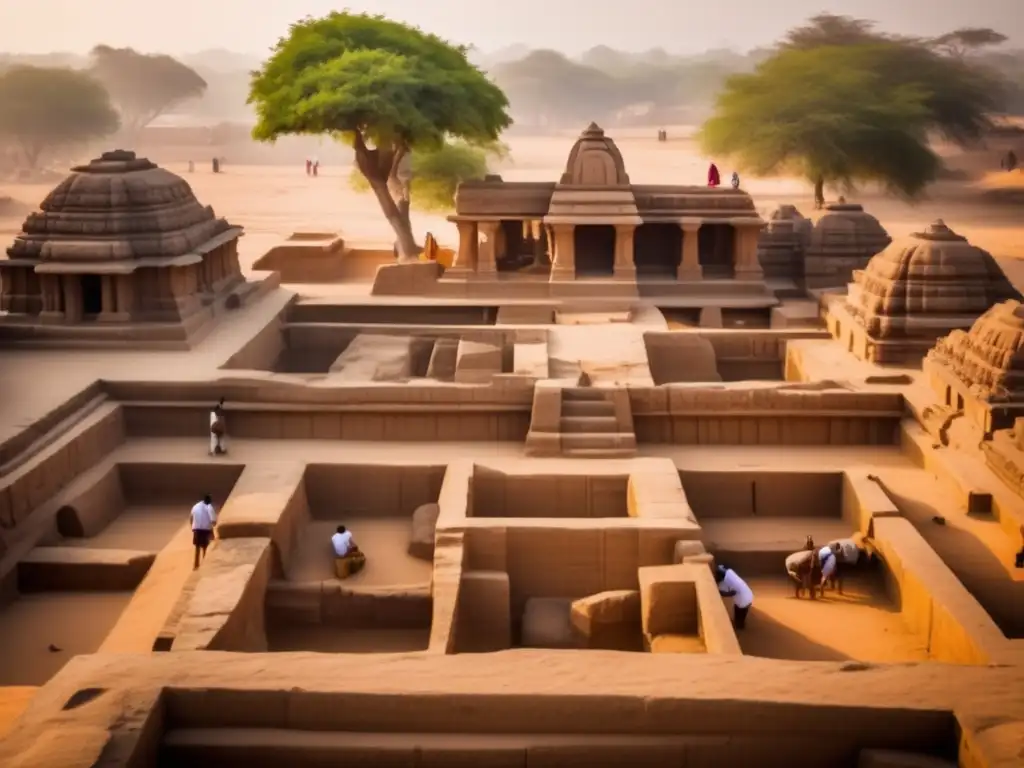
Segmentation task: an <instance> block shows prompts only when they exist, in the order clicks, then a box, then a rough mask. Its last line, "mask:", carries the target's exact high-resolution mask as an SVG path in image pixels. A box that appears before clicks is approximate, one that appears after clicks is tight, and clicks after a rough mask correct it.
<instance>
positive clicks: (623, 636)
mask: <svg viewBox="0 0 1024 768" xmlns="http://www.w3.org/2000/svg"><path fill="white" fill-rule="evenodd" d="M571 611H572V612H571V617H570V620H571V622H572V625H573V628H574V629H575V630H576V632H578V633H579V635H580V636H581V637H582V642H583V644H584V646H585V647H587V648H592V649H602V650H610V651H639V650H641V648H642V646H643V642H642V638H643V635H642V633H641V626H640V593H639V592H638V591H636V590H614V591H610V592H600V593H598V594H596V595H590V596H589V597H584V598H581V599H579V600H574V601H573V603H572V609H571Z"/></svg>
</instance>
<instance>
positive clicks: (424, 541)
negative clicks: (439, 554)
mask: <svg viewBox="0 0 1024 768" xmlns="http://www.w3.org/2000/svg"><path fill="white" fill-rule="evenodd" d="M440 514H441V507H440V506H438V505H437V504H422V505H421V506H419V507H417V508H416V511H415V512H413V513H412V538H411V539H410V540H409V554H410V555H412V556H413V557H418V558H420V559H421V560H433V559H434V533H435V532H436V530H437V518H438V516H439V515H440Z"/></svg>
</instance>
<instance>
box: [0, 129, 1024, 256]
mask: <svg viewBox="0 0 1024 768" xmlns="http://www.w3.org/2000/svg"><path fill="white" fill-rule="evenodd" d="M654 134H655V131H654V130H653V129H652V130H650V131H644V130H628V131H621V132H616V133H615V138H616V140H617V143H618V146H619V149H620V150H621V151H622V154H623V157H624V159H625V162H626V169H627V171H628V172H629V174H630V178H631V179H632V181H633V183H634V184H704V182H705V179H706V169H707V164H708V159H707V158H705V157H703V156H701V154H700V152H699V151H698V149H697V148H696V146H695V145H694V143H693V142H692V141H690V140H688V139H677V140H673V141H669V142H668V143H665V144H660V143H658V142H657V141H655V139H654ZM573 140H574V139H573V137H572V136H571V135H566V136H556V137H514V138H512V139H510V140H509V146H510V148H511V152H512V156H511V159H510V161H508V162H506V163H505V164H504V165H503V167H501V168H499V169H498V170H499V172H500V173H501V174H502V177H503V178H505V179H506V180H509V181H535V180H542V181H549V180H550V181H554V180H557V178H558V177H559V175H560V174H561V173H562V171H563V169H564V166H565V161H566V157H567V156H568V153H569V150H570V149H571V147H572V143H573ZM975 155H976V156H971V157H968V158H966V159H964V160H963V161H962V162H961V161H959V160H957V159H954V160H952V161H951V165H953V166H954V167H959V166H961V165H962V166H964V167H966V168H967V170H968V171H969V172H972V173H977V174H978V175H979V176H980V175H981V174H980V171H981V170H983V169H989V173H988V175H985V176H984V177H983V178H978V179H976V180H974V181H969V182H956V183H953V182H943V183H941V184H938V185H936V186H935V187H933V188H932V190H931V193H930V199H927V200H924V201H922V202H920V203H918V204H916V205H910V204H907V203H904V202H901V201H899V200H893V199H889V198H886V197H881V196H879V195H878V194H876V193H872V192H871V191H870V190H865V191H863V192H861V193H859V194H857V195H851V196H850V199H851V200H853V199H856V200H858V201H861V202H863V203H864V204H865V205H866V206H867V207H868V209H869V210H870V212H871V213H872V214H874V215H875V216H878V217H879V218H880V219H881V220H882V222H883V223H884V224H885V226H886V228H887V229H888V230H889V231H890V232H891V233H892V234H894V235H901V234H906V233H908V232H911V231H914V230H915V229H917V228H918V227H920V226H922V225H924V224H927V223H929V222H930V221H932V220H934V219H936V218H940V217H941V218H944V219H945V220H946V221H947V223H949V224H950V226H952V227H954V228H955V229H957V230H958V231H960V232H961V233H962V234H964V235H967V236H968V237H969V238H971V239H972V240H973V241H974V242H975V243H976V244H977V245H979V246H982V247H985V248H987V249H989V250H991V251H992V252H993V253H994V254H995V255H997V256H1013V257H1020V256H1024V238H1022V237H1021V234H1022V232H1024V223H1022V219H1021V217H1020V211H1021V205H1020V201H1019V200H1018V201H1017V202H1016V203H1015V202H1014V200H1015V197H1014V196H1012V195H1008V194H1007V189H1012V188H1013V187H1014V184H1015V181H1016V180H1014V179H1011V178H1010V177H1014V176H1016V177H1019V183H1020V186H1021V189H1022V190H1024V174H1020V173H1017V174H998V173H994V172H993V171H995V170H996V169H998V165H999V159H998V153H997V152H995V151H994V150H993V151H990V152H987V153H975ZM151 156H152V159H153V160H155V161H156V162H158V163H159V162H162V160H161V157H160V155H159V153H158V152H153V153H151ZM167 168H168V169H170V170H172V171H174V172H176V173H180V174H182V175H183V176H185V177H186V178H187V179H188V181H189V182H190V183H191V184H192V186H193V188H194V189H195V192H196V194H197V196H198V197H199V199H200V200H201V201H202V202H203V203H206V204H209V205H212V206H213V207H214V208H215V209H216V211H217V212H218V213H219V214H220V215H222V216H226V217H227V218H228V219H230V220H232V221H233V222H235V223H238V224H241V225H243V226H244V227H245V229H246V237H245V239H244V241H243V243H242V257H243V264H251V262H252V261H254V260H255V259H256V258H258V257H259V256H261V255H262V254H263V253H264V252H265V251H266V250H267V248H268V247H269V246H270V245H272V244H273V243H274V242H276V241H277V239H278V238H280V237H282V236H286V235H288V234H290V233H291V232H293V231H301V230H307V231H310V230H317V231H341V232H342V233H343V234H344V235H345V236H346V238H348V239H349V240H350V241H353V242H376V243H382V242H387V243H390V242H391V241H392V240H393V236H392V234H391V232H390V230H389V228H388V226H387V223H386V222H385V221H384V219H383V217H382V216H381V213H380V211H379V209H378V207H377V204H376V202H375V200H374V198H373V197H372V196H371V195H369V194H360V193H356V192H353V191H352V189H351V187H350V186H349V182H348V179H349V173H350V168H349V167H348V166H334V167H331V166H325V167H323V168H322V170H321V175H320V177H318V178H315V179H314V178H308V177H307V176H306V175H305V171H304V169H303V166H302V165H301V164H296V165H295V166H294V167H292V166H233V165H231V164H230V163H228V164H227V165H226V166H225V171H224V172H223V173H221V174H214V173H212V172H211V171H210V170H209V168H208V167H206V166H205V165H204V164H197V168H196V171H195V172H194V173H192V174H189V173H188V171H187V164H186V163H180V162H178V163H175V162H171V163H167ZM722 172H723V175H725V176H728V175H729V174H730V173H731V172H732V169H731V168H722ZM51 187H52V184H10V183H9V184H6V185H4V186H3V187H2V188H0V194H7V195H10V196H11V197H12V198H13V199H14V201H15V203H14V204H9V205H7V206H5V207H4V208H0V240H6V239H9V238H10V237H13V235H14V234H16V233H17V231H18V230H19V229H20V226H21V222H22V220H23V219H24V215H25V214H24V210H25V205H26V204H27V205H37V204H38V203H39V202H40V201H41V200H42V199H43V197H44V196H45V195H46V194H47V193H48V192H49V189H50V188H51ZM743 187H744V189H746V190H747V191H748V192H750V193H751V195H753V196H754V199H755V201H756V203H757V205H758V207H759V208H761V209H763V210H766V211H767V210H770V208H771V207H773V206H774V205H776V204H778V203H793V204H796V205H797V206H798V207H799V208H800V209H801V210H802V211H803V212H804V213H805V214H807V215H809V214H811V213H812V211H811V207H812V206H811V199H812V198H811V190H810V189H809V188H808V187H807V185H806V183H805V182H803V181H801V180H799V179H791V178H789V179H787V178H773V179H754V178H744V181H743ZM993 192H996V194H995V195H993V194H992V193H993ZM837 196H838V193H835V194H833V195H832V197H837ZM19 204H20V205H19ZM414 225H415V227H416V230H417V232H418V233H420V235H421V236H422V233H424V232H427V231H430V232H432V233H434V235H435V236H437V237H438V239H439V240H440V241H441V242H442V243H443V244H454V243H455V242H456V233H455V227H454V225H453V224H450V223H448V222H447V221H446V220H445V217H444V216H443V215H435V214H425V213H417V214H415V216H414Z"/></svg>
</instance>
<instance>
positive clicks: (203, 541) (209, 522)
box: [189, 494, 217, 571]
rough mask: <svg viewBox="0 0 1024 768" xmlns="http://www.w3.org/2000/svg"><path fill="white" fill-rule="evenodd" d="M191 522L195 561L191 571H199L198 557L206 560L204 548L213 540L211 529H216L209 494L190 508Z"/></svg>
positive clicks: (215, 520)
mask: <svg viewBox="0 0 1024 768" xmlns="http://www.w3.org/2000/svg"><path fill="white" fill-rule="evenodd" d="M189 520H190V521H191V522H192V546H193V547H194V548H195V553H196V554H195V560H194V561H193V564H192V570H193V571H195V570H198V569H199V560H200V555H202V559H203V560H205V559H206V548H207V547H208V546H210V540H211V539H213V529H214V528H216V527H217V513H216V512H215V511H214V509H213V497H211V496H210V494H206V495H205V496H203V500H202V501H200V502H199V503H197V504H196V505H195V506H194V507H192V512H191V513H190V514H189Z"/></svg>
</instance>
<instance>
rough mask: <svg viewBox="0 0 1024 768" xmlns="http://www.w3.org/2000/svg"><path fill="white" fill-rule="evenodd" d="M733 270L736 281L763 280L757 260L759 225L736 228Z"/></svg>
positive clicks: (762, 273)
mask: <svg viewBox="0 0 1024 768" xmlns="http://www.w3.org/2000/svg"><path fill="white" fill-rule="evenodd" d="M735 229H736V237H735V238H734V242H735V251H734V252H733V261H732V263H733V268H734V272H735V275H736V279H737V280H763V279H764V272H763V271H762V270H761V264H760V262H758V260H757V240H758V235H759V234H760V232H761V225H760V224H754V225H749V224H748V225H745V226H742V225H741V226H737V227H736V228H735Z"/></svg>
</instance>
